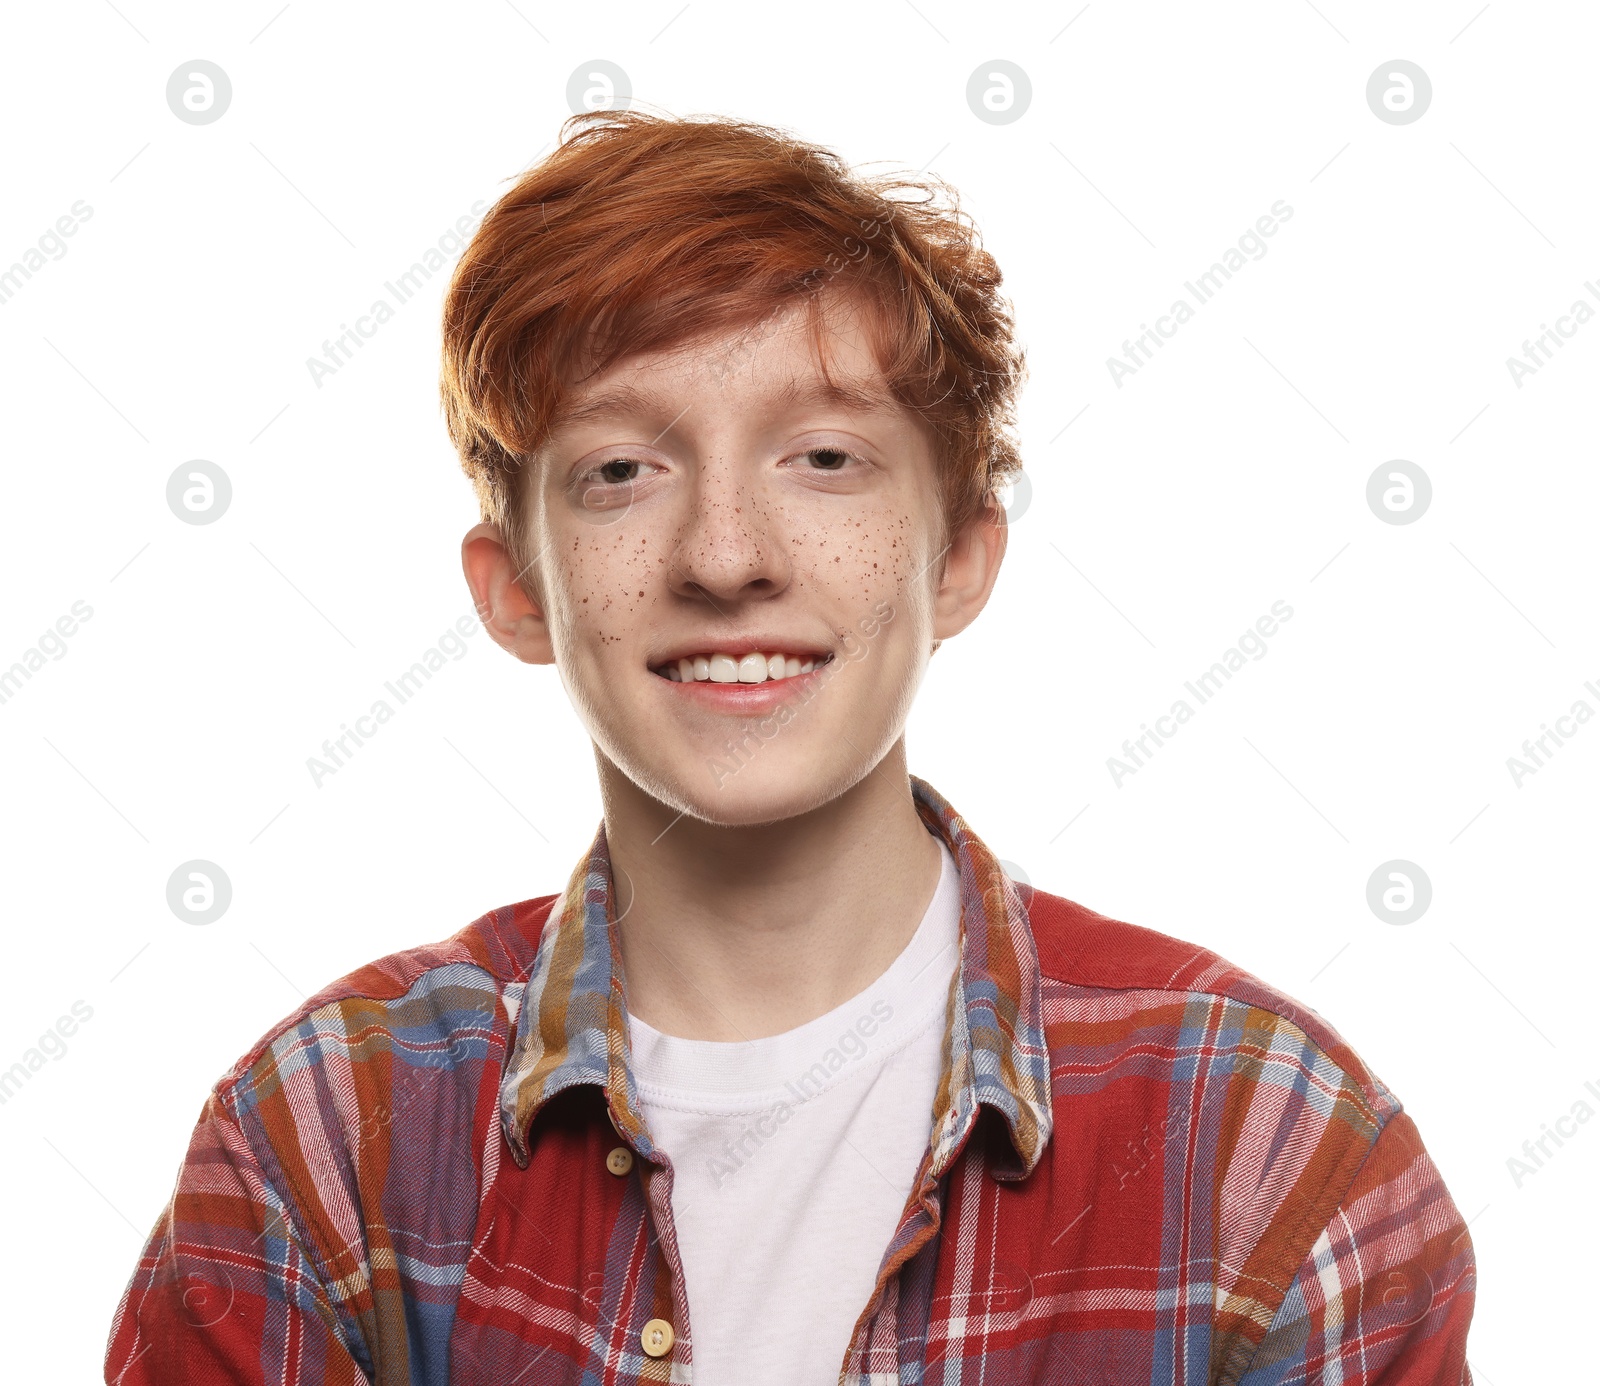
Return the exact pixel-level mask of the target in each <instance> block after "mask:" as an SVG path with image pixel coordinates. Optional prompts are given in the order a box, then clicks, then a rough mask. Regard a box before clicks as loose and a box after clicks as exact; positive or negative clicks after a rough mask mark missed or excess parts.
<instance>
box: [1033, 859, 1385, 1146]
mask: <svg viewBox="0 0 1600 1386" xmlns="http://www.w3.org/2000/svg"><path fill="white" fill-rule="evenodd" d="M1022 893H1023V897H1024V900H1025V902H1026V903H1027V906H1028V911H1029V922H1030V925H1031V928H1032V932H1033V940H1034V946H1035V948H1036V950H1037V953H1038V958H1039V969H1040V973H1041V975H1042V978H1043V985H1044V1002H1045V1021H1046V1032H1047V1035H1048V1036H1049V1038H1050V1043H1051V1047H1052V1050H1054V1049H1055V1048H1056V1045H1057V1042H1058V1040H1059V1041H1060V1042H1061V1043H1063V1044H1067V1045H1069V1046H1070V1045H1072V1044H1074V1043H1078V1042H1081V1041H1082V1040H1083V1039H1085V1038H1086V1037H1087V1035H1088V1032H1087V1031H1085V1030H1084V1029H1083V1028H1082V1027H1083V1026H1084V1025H1085V1024H1087V1025H1088V1026H1089V1027H1090V1029H1091V1030H1094V1031H1097V1032H1098V1034H1097V1042H1103V1041H1106V1040H1111V1039H1112V1037H1113V1035H1122V1036H1125V1037H1126V1038H1127V1039H1128V1040H1129V1041H1130V1042H1134V1043H1142V1044H1145V1045H1149V1044H1151V1043H1152V1042H1155V1043H1156V1044H1157V1045H1158V1046H1159V1049H1158V1052H1160V1053H1161V1054H1162V1055H1163V1056H1164V1057H1166V1058H1167V1059H1169V1060H1170V1061H1171V1062H1172V1063H1173V1064H1174V1065H1175V1066H1177V1067H1186V1071H1190V1072H1196V1073H1198V1072H1199V1071H1201V1070H1204V1069H1209V1070H1210V1071H1212V1072H1213V1073H1214V1072H1215V1071H1216V1067H1217V1061H1218V1059H1219V1057H1224V1056H1225V1057H1226V1058H1227V1059H1228V1060H1229V1062H1230V1064H1231V1067H1232V1069H1233V1070H1234V1071H1235V1072H1244V1071H1245V1070H1248V1072H1249V1075H1250V1077H1251V1078H1252V1079H1254V1080H1255V1081H1257V1082H1267V1083H1272V1084H1276V1085H1281V1086H1285V1087H1288V1088H1292V1089H1296V1090H1300V1091H1302V1092H1303V1091H1306V1090H1307V1089H1308V1087H1310V1088H1315V1089H1316V1090H1318V1091H1320V1092H1321V1093H1323V1094H1324V1101H1323V1103H1322V1105H1325V1106H1327V1107H1328V1108H1329V1109H1330V1111H1331V1108H1332V1107H1334V1106H1337V1105H1339V1104H1341V1103H1342V1104H1345V1105H1346V1106H1347V1108H1348V1110H1346V1111H1343V1112H1341V1113H1340V1115H1342V1116H1343V1117H1345V1118H1346V1120H1350V1119H1354V1120H1355V1122H1356V1124H1357V1126H1359V1127H1361V1128H1364V1129H1365V1133H1366V1135H1367V1137H1368V1138H1369V1139H1374V1138H1376V1135H1377V1133H1378V1131H1379V1130H1380V1129H1381V1128H1382V1127H1383V1126H1384V1125H1385V1124H1386V1123H1387V1122H1388V1120H1389V1119H1390V1118H1391V1117H1393V1116H1394V1115H1395V1114H1397V1113H1398V1112H1399V1111H1400V1103H1399V1101H1398V1099H1397V1098H1396V1097H1395V1096H1394V1094H1393V1093H1391V1092H1390V1091H1389V1089H1388V1088H1387V1087H1386V1086H1385V1085H1384V1084H1383V1083H1382V1082H1381V1081H1380V1080H1379V1079H1378V1078H1377V1077H1376V1075H1374V1074H1373V1073H1372V1071H1371V1070H1370V1069H1369V1068H1368V1067H1367V1065H1366V1064H1365V1063H1364V1062H1363V1061H1362V1059H1361V1057H1360V1056H1359V1055H1358V1054H1357V1053H1356V1052H1355V1050H1354V1049H1352V1048H1351V1047H1350V1045H1349V1044H1347V1043H1346V1042H1345V1040H1344V1038H1343V1037H1342V1036H1341V1035H1340V1034H1339V1033H1338V1031H1337V1030H1335V1029H1334V1027H1333V1026H1332V1025H1330V1024H1329V1023H1328V1022H1327V1021H1326V1020H1324V1019H1323V1018H1322V1017H1321V1016H1320V1015H1318V1014H1317V1012H1316V1011H1314V1010H1312V1009H1311V1008H1310V1007H1309V1006H1307V1005H1305V1004H1304V1003H1302V1002H1300V1001H1297V1000H1295V999H1294V998H1293V997H1292V996H1289V995H1288V994H1286V993H1285V992H1283V991H1280V990H1279V989H1278V988H1276V987H1274V986H1272V985H1270V984H1268V983H1267V982H1264V981H1262V980H1261V979H1260V978H1259V977H1256V976H1254V975H1252V974H1251V973H1249V972H1247V971H1245V970H1244V969H1243V968H1241V967H1238V966H1236V965H1235V964H1233V963H1231V962H1229V961H1228V960H1227V959H1226V958H1224V957H1221V956H1220V955H1219V954H1217V953H1215V952H1214V951H1212V950H1211V949H1209V948H1205V947H1202V946H1200V945H1197V944H1193V943H1189V942H1185V941H1184V940H1182V939H1177V938H1173V937H1170V936H1169V935H1167V934H1163V933H1158V932H1157V931H1156V930H1154V929H1148V928H1144V927H1142V926H1140V925H1137V924H1130V923H1127V922H1125V921H1123V920H1120V919H1112V918H1110V917H1108V916H1106V915H1103V914H1100V913H1098V912H1097V911H1095V910H1092V909H1090V908H1088V907H1087V906H1084V905H1080V904H1078V903H1077V902H1076V901H1073V900H1068V899H1065V898H1063V897H1061V896H1057V895H1052V894H1050V893H1049V892H1047V891H1042V890H1028V889H1024V890H1023V892H1022ZM1113 1042H1114V1041H1113ZM1202 1056H1203V1057H1204V1058H1205V1059H1206V1060H1207V1061H1208V1062H1207V1063H1206V1064H1200V1065H1196V1064H1195V1063H1194V1062H1193V1061H1194V1060H1195V1059H1197V1058H1199V1057H1202Z"/></svg>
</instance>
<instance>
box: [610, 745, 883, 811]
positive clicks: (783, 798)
mask: <svg viewBox="0 0 1600 1386" xmlns="http://www.w3.org/2000/svg"><path fill="white" fill-rule="evenodd" d="M622 769H623V772H624V773H625V774H626V775H627V776H628V778H629V779H631V780H632V781H633V782H634V783H635V784H636V785H638V786H639V787H640V788H641V789H643V790H644V791H645V792H646V793H647V794H649V795H650V796H651V797H652V798H654V799H657V800H659V801H660V802H661V803H663V804H665V805H666V806H667V807H668V808H670V809H671V810H672V811H673V812H674V813H682V814H684V815H686V816H688V817H691V818H696V819H698V820H700V821H701V822H704V823H710V824H713V825H714V826H716V827H722V828H753V827H760V826H761V825H763V824H767V823H778V822H782V821H783V820H785V819H788V818H796V817H798V816H799V815H801V814H803V813H810V812H811V811H812V810H813V809H817V808H821V807H822V806H823V805H824V804H827V803H831V802H832V801H833V800H834V799H836V798H837V797H838V796H839V795H840V794H842V793H843V792H844V791H845V790H846V789H848V788H849V787H850V786H851V785H852V784H854V783H855V782H856V781H857V780H859V779H860V778H861V777H862V776H863V775H866V774H869V773H871V769H872V767H871V766H870V765H863V766H859V767H856V766H852V765H841V764H838V763H837V761H836V760H835V759H834V757H832V756H825V755H821V754H815V753H810V752H808V751H807V750H806V749H805V748H803V747H795V748H792V749H787V748H786V750H785V751H784V752H780V751H778V749H777V748H776V747H763V748H762V749H761V750H760V751H758V752H757V753H756V754H755V755H754V756H752V757H749V758H747V759H746V760H745V761H744V763H743V764H742V765H741V764H739V763H738V762H736V761H735V760H733V759H732V758H730V757H727V756H723V757H720V758H718V757H712V756H692V755H691V756H685V757H684V758H683V759H682V760H672V761H663V760H661V759H660V758H659V757H652V758H651V760H650V763H649V764H646V765H639V764H634V765H625V764H624V765H622Z"/></svg>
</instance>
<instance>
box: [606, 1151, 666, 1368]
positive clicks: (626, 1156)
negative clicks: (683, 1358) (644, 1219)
mask: <svg viewBox="0 0 1600 1386" xmlns="http://www.w3.org/2000/svg"><path fill="white" fill-rule="evenodd" d="M606 1168H607V1169H608V1170H610V1171H611V1172H612V1173H613V1174H614V1175H616V1176H617V1177H618V1178H619V1179H620V1178H621V1177H622V1176H623V1175H624V1174H626V1173H627V1172H628V1171H629V1170H630V1169H632V1168H633V1151H631V1150H629V1149H628V1147H627V1146H625V1145H619V1146H618V1147H617V1148H616V1149H615V1150H613V1151H612V1152H611V1153H610V1154H609V1155H607V1156H606ZM651 1322H652V1323H660V1322H661V1320H660V1319H652V1320H651ZM670 1332H671V1330H670V1329H669V1330H668V1333H669V1339H668V1346H669V1347H670V1346H671V1340H670Z"/></svg>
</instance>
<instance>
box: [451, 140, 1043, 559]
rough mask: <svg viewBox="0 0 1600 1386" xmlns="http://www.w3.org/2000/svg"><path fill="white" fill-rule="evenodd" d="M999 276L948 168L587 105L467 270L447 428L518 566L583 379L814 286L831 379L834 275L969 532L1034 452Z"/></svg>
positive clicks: (490, 221) (818, 340) (512, 196)
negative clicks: (555, 431)
mask: <svg viewBox="0 0 1600 1386" xmlns="http://www.w3.org/2000/svg"><path fill="white" fill-rule="evenodd" d="M908 195H909V196H908ZM999 286H1000V270H999V267H998V266H997V265H996V263H995V261H994V258H993V257H992V256H991V255H990V254H989V253H988V252H987V251H985V250H984V249H983V248H982V246H981V245H980V243H979V240H978V234H977V230H976V228H975V227H974V226H973V225H972V223H971V220H970V218H969V217H968V216H967V215H966V214H965V213H964V212H963V211H962V210H961V209H960V207H959V204H958V202H957V199H956V195H955V193H954V191H953V190H952V189H950V188H949V186H948V185H947V184H946V183H944V181H943V180H942V179H940V178H938V177H937V176H936V175H933V176H927V177H920V178H919V177H916V176H913V175H901V174H886V175H880V176H875V177H871V178H866V177H862V176H859V175H857V174H853V173H852V172H851V171H850V170H849V169H848V168H847V166H846V165H845V164H844V163H843V162H842V161H841V160H840V158H839V157H838V155H836V154H834V153H832V152H831V151H830V150H827V149H824V148H822V147H820V146H817V145H812V144H806V143H803V142H801V141H799V140H796V139H794V138H793V137H791V136H789V135H787V134H785V133H784V132H783V131H781V130H776V129H773V128H770V127H767V126H762V125H755V124H751V123H748V122H743V121H733V120H725V119H714V118H710V117H696V118H690V119H673V118H668V117H661V116H656V115H651V114H646V113H644V112H641V111H636V110H627V111H594V112H584V113H581V114H579V115H575V116H572V117H571V118H569V119H568V120H567V121H566V123H565V124H564V125H563V126H562V131H561V141H560V143H559V145H558V146H557V148H556V149H555V151H554V152H553V153H551V154H550V156H549V157H548V158H546V159H544V160H543V161H542V162H540V163H539V164H537V165H535V166H534V167H533V168H531V169H530V170H528V171H527V172H526V173H524V174H523V175H522V176H521V177H520V178H519V179H518V180H517V182H516V184H515V185H514V186H513V187H512V188H511V190H510V191H509V192H507V193H506V194H505V195H504V196H503V197H502V198H501V199H500V200H499V201H498V202H497V203H496V204H495V205H494V207H493V208H491V209H490V211H489V213H488V215H487V216H486V217H485V218H484V220H483V224H482V225H481V226H480V227H479V228H478V231H477V233H476V234H475V235H474V236H473V238H472V242H471V244H470V245H469V246H468V247H467V249H466V251H465V253H464V254H463V255H462V257H461V260H460V262H459V263H458V264H457V265H456V268H455V272H454V274H453V275H452V277H451V281H450V288H449V291H448V293H447V294H446V296H445V303H444V332H443V336H444V352H443V368H442V371H441V375H440V392H441V395H442V397H443V404H444V413H445V419H446V424H447V426H448V428H449V431H450V438H451V441H452V442H453V443H454V444H455V447H456V450H457V451H458V452H459V454H460V456H461V463H462V467H463V469H464V470H465V471H466V473H467V474H468V476H470V477H471V478H472V481H473V485H474V486H475V488H476V490H477V493H478V501H479V508H480V511H481V513H482V516H483V518H484V519H485V520H491V521H494V522H496V523H497V524H498V525H499V526H500V528H501V532H502V533H503V534H504V535H505V537H506V540H507V544H508V546H509V547H510V550H511V552H512V554H513V556H514V557H515V558H516V559H517V561H518V565H519V567H520V566H522V565H523V564H525V563H526V562H527V561H528V558H527V554H528V549H527V545H526V535H525V534H524V519H523V502H524V497H523V495H522V485H523V483H522V481H521V477H522V474H523V471H524V467H523V464H524V462H525V461H527V460H528V459H530V458H531V457H532V456H533V454H534V453H535V452H536V451H537V449H538V448H539V446H540V444H541V443H542V441H543V440H544V439H545V438H546V437H547V436H548V434H549V432H550V430H551V429H552V428H553V427H554V426H555V425H556V424H557V423H558V422H559V420H560V416H561V410H562V408H563V405H564V403H565V402H566V401H567V399H568V398H569V397H570V394H571V391H572V388H573V386H574V385H575V384H576V383H578V382H579V381H580V380H581V379H582V378H584V377H585V376H587V375H589V374H592V373H597V372H600V371H604V370H605V369H607V368H608V367H609V366H610V365H612V364H613V363H614V362H616V361H618V360H620V359H622V358H623V357H625V356H631V355H633V354H635V353H640V352H647V351H659V350H670V349H673V348H676V347H678V346H681V345H683V344H685V343H686V342H689V341H691V340H693V339H695V338H698V337H700V336H701V335H703V334H706V333H710V332H714V331H737V330H742V329H747V328H749V327H753V326H754V325H755V324H757V323H758V322H760V321H761V320H763V319H765V318H767V317H768V316H769V315H771V314H773V313H775V312H777V311H781V310H782V309H784V308H786V307H788V306H790V305H792V304H795V303H797V302H805V303H806V304H807V306H808V309H809V314H810V324H811V333H812V343H813V348H814V350H816V351H817V356H818V359H819V361H821V362H822V368H823V372H824V375H825V376H826V372H827V366H826V358H825V351H824V350H823V349H822V343H823V341H824V332H823V321H822V314H821V313H820V312H819V310H818V300H819V298H820V294H819V292H818V291H819V290H822V289H828V290H830V291H831V290H834V289H838V290H839V291H841V292H842V293H843V294H845V295H847V296H848V297H849V298H850V300H851V301H854V302H858V303H861V304H863V305H864V306H866V307H867V308H868V309H869V310H870V311H869V312H868V314H867V315H866V322H867V324H868V331H869V332H870V333H871V338H870V340H871V341H872V344H873V348H874V351H875V354H876V356H877V360H878V364H879V367H880V370H881V371H882V374H883V377H884V381H885V383H886V384H887V385H888V387H889V389H890V390H891V392H892V393H893V395H894V396H895V398H896V399H897V400H898V401H899V402H900V403H901V404H903V405H904V406H905V407H906V408H908V409H909V410H911V411H913V412H914V413H915V414H917V415H918V416H919V417H920V418H921V419H922V420H923V421H924V423H926V424H927V425H928V426H929V428H930V429H931V431H932V436H933V438H934V439H935V451H936V460H937V462H938V465H939V474H940V487H941V491H942V496H941V501H942V513H943V515H944V518H945V522H946V525H947V528H948V532H949V533H950V534H954V533H955V532H957V531H958V530H959V529H960V528H961V526H962V525H964V524H965V523H966V522H967V521H968V520H970V519H971V518H973V517H974V516H975V515H976V514H977V513H978V512H979V510H980V509H981V508H982V507H983V505H984V503H985V501H986V499H987V497H988V495H989V493H990V492H991V491H992V490H993V489H994V488H995V487H996V486H998V485H999V484H1000V483H1001V482H1003V481H1005V480H1007V479H1008V478H1009V477H1010V476H1012V475H1013V474H1014V473H1015V472H1017V471H1018V470H1020V468H1021V465H1022V463H1021V459H1020V457H1019V456H1018V453H1017V448H1016V444H1015V442H1014V441H1013V439H1012V437H1011V429H1012V427H1013V425H1014V423H1015V415H1014V410H1015V402H1016V395H1017V391H1018V389H1019V387H1020V385H1021V383H1022V380H1023V378H1024V377H1025V375H1026V366H1025V363H1024V358H1023V353H1022V350H1021V348H1020V347H1019V346H1018V345H1017V344H1016V342H1015V340H1014V336H1013V318H1012V312H1011V305H1010V304H1009V303H1008V302H1007V301H1006V300H1005V299H1004V298H1002V297H1001V296H1000V295H999V292H998V290H999ZM830 296H831V295H830Z"/></svg>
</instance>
